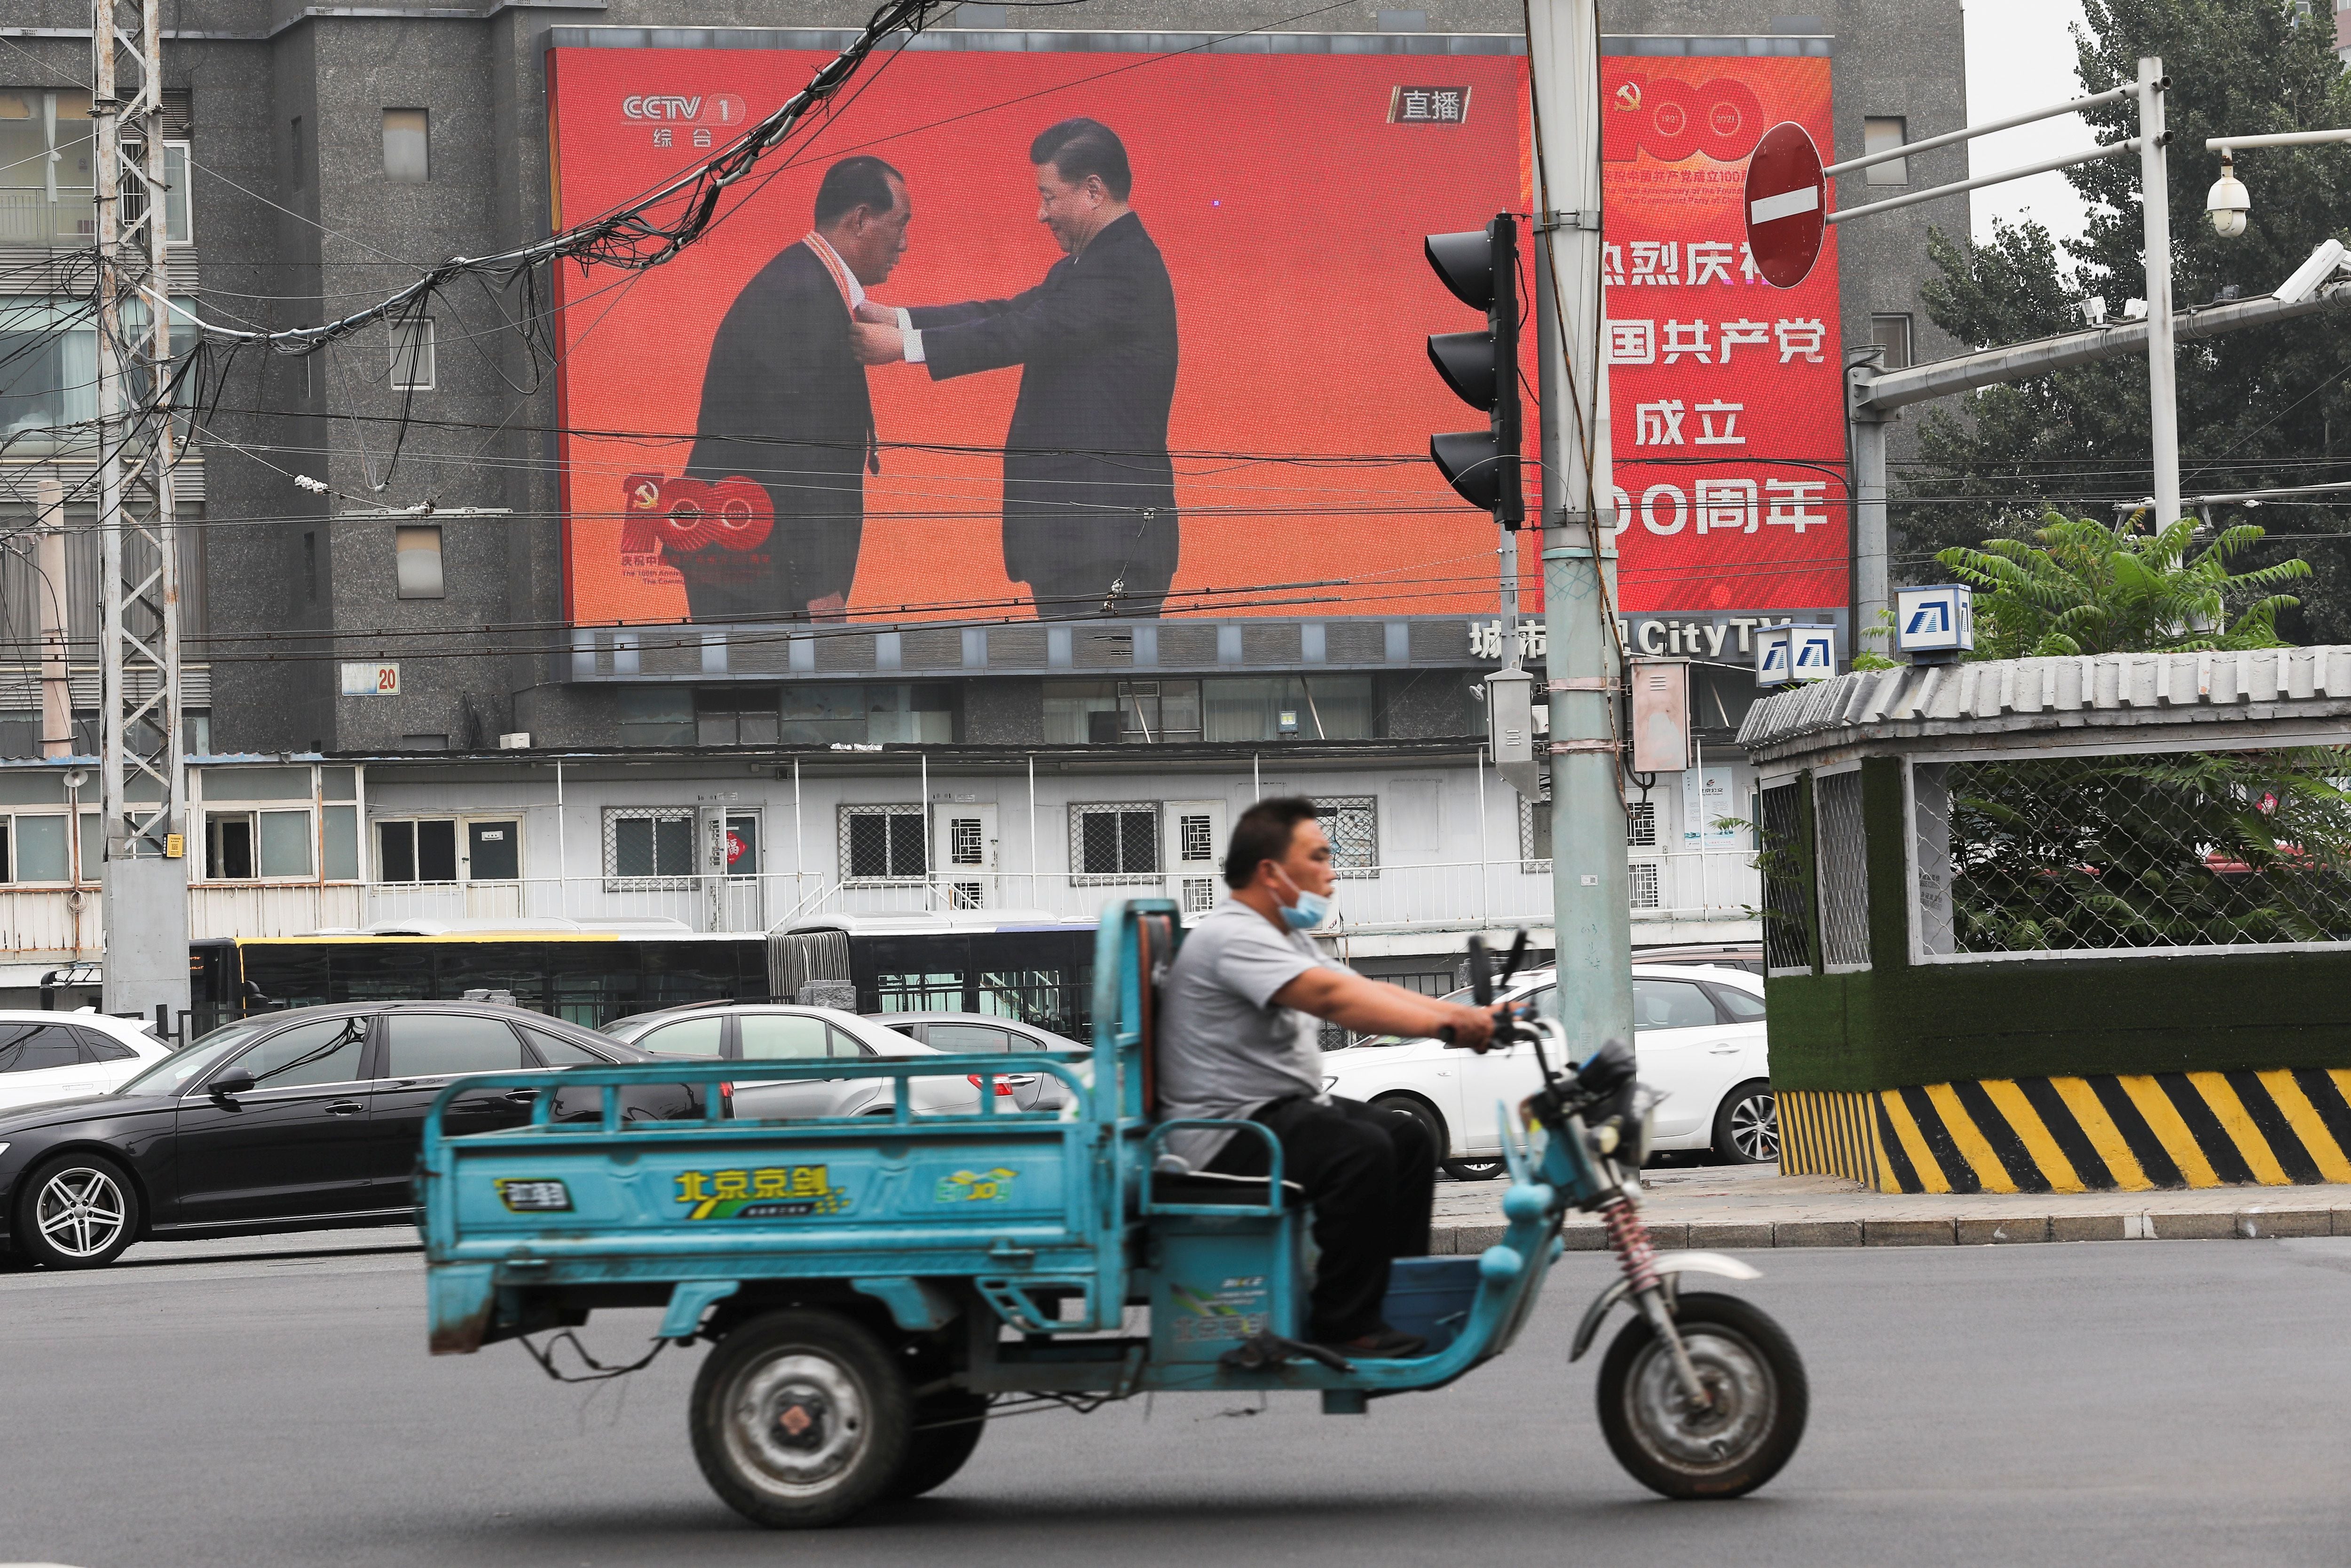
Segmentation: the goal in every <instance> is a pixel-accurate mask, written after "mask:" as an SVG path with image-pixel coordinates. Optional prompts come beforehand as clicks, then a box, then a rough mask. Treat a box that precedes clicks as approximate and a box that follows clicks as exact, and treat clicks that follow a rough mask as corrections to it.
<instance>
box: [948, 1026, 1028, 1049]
mask: <svg viewBox="0 0 2351 1568" xmlns="http://www.w3.org/2000/svg"><path fill="white" fill-rule="evenodd" d="M923 1036H924V1043H925V1044H926V1045H928V1046H929V1047H930V1048H931V1049H932V1050H933V1051H946V1052H947V1053H948V1054H949V1055H952V1056H977V1055H980V1054H982V1053H983V1052H993V1053H994V1054H996V1055H998V1056H1002V1055H1004V1054H1006V1053H1007V1052H1008V1051H1026V1050H1028V1049H1029V1042H1028V1041H1027V1040H1019V1041H1017V1042H1016V1041H1015V1040H1014V1039H1013V1036H1012V1032H1011V1031H1010V1030H1001V1029H989V1028H988V1027H987V1025H985V1024H976V1023H935V1024H929V1025H926V1026H925V1028H924V1030H923Z"/></svg>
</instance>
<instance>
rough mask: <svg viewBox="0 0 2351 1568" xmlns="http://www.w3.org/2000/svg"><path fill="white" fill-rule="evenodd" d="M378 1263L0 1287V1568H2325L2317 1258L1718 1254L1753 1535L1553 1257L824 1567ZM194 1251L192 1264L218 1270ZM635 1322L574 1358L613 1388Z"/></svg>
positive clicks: (914, 1508) (355, 1257) (1075, 1455)
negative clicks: (1705, 1567)
mask: <svg viewBox="0 0 2351 1568" xmlns="http://www.w3.org/2000/svg"><path fill="white" fill-rule="evenodd" d="M398 1235H399V1233H398V1232H361V1233H358V1235H357V1236H356V1237H355V1238H323V1239H322V1238H305V1239H300V1240H301V1242H302V1245H301V1247H300V1248H295V1247H291V1246H289V1245H287V1242H286V1240H285V1239H279V1240H278V1241H277V1242H275V1243H268V1242H265V1243H263V1244H260V1245H256V1244H254V1243H242V1244H235V1246H236V1250H237V1255H235V1256H232V1257H224V1258H220V1259H217V1260H204V1259H203V1258H202V1257H200V1256H195V1255H192V1252H183V1253H181V1254H180V1255H179V1256H177V1257H174V1258H172V1259H169V1260H165V1259H162V1258H158V1257H155V1256H154V1255H153V1252H152V1249H150V1250H149V1260H148V1261H147V1262H145V1263H144V1264H143V1265H140V1266H133V1267H127V1268H120V1269H117V1270H110V1271H107V1272H103V1273H99V1274H84V1275H49V1274H46V1273H41V1272H30V1273H25V1272H20V1273H15V1274H7V1275H0V1322H5V1324H6V1332H5V1333H0V1388H5V1390H6V1402H5V1410H6V1415H7V1419H5V1421H0V1478H5V1480H0V1561H9V1560H15V1561H23V1562H43V1563H69V1564H76V1565H78V1568H147V1565H151V1564H171V1565H172V1568H181V1565H185V1568H210V1565H214V1564H218V1565H222V1568H278V1565H287V1568H293V1565H297V1564H298V1565H301V1568H311V1565H314V1564H319V1563H337V1564H345V1563H351V1564H364V1565H370V1568H372V1565H376V1564H383V1565H396V1564H397V1565H404V1564H410V1563H415V1564H433V1565H434V1568H461V1565H465V1564H473V1563H482V1564H496V1565H498V1568H537V1565H538V1564H548V1565H550V1568H554V1565H566V1568H568V1565H570V1564H596V1565H602V1564H641V1563H642V1564H648V1565H650V1564H655V1563H659V1564H664V1568H666V1565H667V1564H671V1563H680V1562H690V1563H760V1564H773V1563H778V1562H782V1561H798V1560H801V1559H803V1558H806V1559H808V1560H814V1558H813V1557H812V1556H810V1554H811V1553H820V1554H821V1557H822V1560H823V1561H824V1562H825V1563H828V1564H841V1565H844V1568H854V1565H856V1564H862V1563H874V1564H891V1565H893V1568H895V1565H901V1564H904V1563H910V1562H922V1561H936V1562H940V1563H951V1564H954V1565H955V1568H966V1565H969V1568H992V1565H995V1564H1005V1565H1007V1568H1011V1565H1015V1564H1017V1565H1019V1568H1059V1565H1062V1564H1069V1565H1071V1568H1101V1565H1102V1564H1103V1563H1111V1562H1115V1563H1119V1564H1121V1565H1122V1568H1125V1565H1128V1564H1159V1563H1167V1564H1181V1565H1182V1568H1197V1565H1198V1564H1201V1563H1235V1564H1252V1565H1253V1564H1257V1563H1275V1562H1280V1563H1305V1564H1322V1563H1330V1564H1333V1565H1338V1564H1344V1565H1346V1568H1358V1565H1360V1564H1364V1563H1382V1564H1384V1563H1531V1564H1532V1563H1541V1564H1545V1565H1550V1564H1555V1563H1563V1562H1578V1563H1581V1562H1593V1563H1604V1562H1657V1563H1676V1564H1679V1563H1740V1564H1750V1563H1753V1564H1782V1563H1784V1564H1790V1565H1802V1568H1816V1565H1819V1564H1824V1563H1855V1564H1871V1565H1873V1568H1874V1565H1876V1564H1881V1563H1900V1564H1903V1565H1905V1568H1910V1565H1938V1564H1945V1563H1952V1564H1958V1563H1966V1564H1971V1565H1972V1564H1984V1563H1996V1564H2001V1565H2003V1568H2007V1565H2037V1564H2044V1563H2045V1564H2051V1565H2053V1568H2055V1565H2063V1568H2089V1565H2094V1564H2105V1563H2113V1564H2117V1565H2127V1568H2145V1565H2146V1564H2147V1563H2197V1564H2199V1565H2202V1564H2239V1563H2242V1564H2261V1565H2262V1568H2272V1565H2292V1564H2301V1563H2312V1564H2322V1563H2323V1564H2327V1565H2329V1568H2332V1565H2335V1564H2339V1563H2341V1562H2342V1560H2343V1546H2342V1539H2341V1531H2342V1517H2343V1505H2342V1477H2343V1475H2344V1474H2345V1473H2346V1469H2351V1422H2346V1418H2345V1416H2344V1412H2345V1411H2346V1409H2351V1357H2346V1355H2345V1354H2343V1351H2344V1342H2345V1329H2344V1326H2343V1325H2344V1323H2345V1321H2346V1310H2345V1308H2346V1301H2351V1239H2310V1240H2283V1241H2261V1242H2254V1243H2250V1244H2249V1243H2245V1242H2231V1243H2228V1244H2225V1245H2224V1244H2220V1243H2203V1242H2183V1243H2181V1244H2179V1245H2177V1246H2167V1247H2142V1246H2137V1245H2130V1244H2120V1245H2091V1246H2079V1247H2028V1248H2021V1249H2008V1248H1964V1249H1953V1248H1944V1249H1920V1250H1882V1249H1822V1250H1806V1251H1783V1252H1776V1253H1764V1254H1751V1255H1750V1257H1751V1258H1752V1260H1754V1261H1756V1262H1757V1263H1759V1264H1760V1265H1761V1267H1762V1268H1763V1269H1764V1270H1765V1271H1766V1277H1765V1278H1764V1279H1762V1280H1761V1281H1757V1282H1755V1283H1753V1284H1751V1285H1747V1286H1742V1287H1739V1289H1740V1290H1741V1291H1742V1292H1743V1293H1745V1294H1748V1295H1750V1297H1752V1298H1753V1299H1754V1300H1756V1301H1759V1302H1761V1303H1762V1304H1763V1305H1765V1306H1767V1307H1768V1308H1770V1309H1771V1311H1772V1312H1776V1313H1778V1314H1779V1315H1780V1316H1781V1318H1782V1321H1783V1322H1785V1323H1786V1324H1787V1325H1788V1327H1789V1329H1790V1330H1791V1332H1792V1333H1793V1334H1794V1336H1795V1339H1796V1341H1797V1343H1799V1344H1800V1345H1801V1346H1802V1348H1803V1350H1804V1352H1805V1354H1806V1356H1807V1357H1808V1359H1809V1362H1810V1364H1811V1369H1812V1375H1813V1390H1814V1394H1813V1424H1812V1430H1811V1433H1810V1436H1809V1437H1807V1439H1806V1441H1805V1444H1804V1447H1803V1448H1802V1451H1801V1452H1800V1453H1799V1455H1798V1456H1797V1458H1796V1460H1795V1462H1794V1463H1793V1464H1792V1465H1791V1466H1790V1468H1789V1469H1788V1470H1787V1471H1786V1472H1785V1473H1784V1474H1783V1475H1782V1477H1781V1479H1779V1480H1778V1481H1777V1482H1776V1483H1774V1485H1773V1486H1772V1487H1771V1488H1770V1489H1769V1490H1766V1491H1765V1492H1764V1493H1762V1494H1761V1495H1760V1496H1758V1497H1756V1498H1752V1499H1750V1500H1745V1501H1741V1502H1737V1503H1729V1504H1668V1503H1664V1502H1660V1501H1657V1500H1653V1499H1651V1498H1650V1497H1649V1496H1648V1495H1647V1494H1646V1493H1645V1492H1643V1491H1641V1490H1639V1489H1638V1488H1636V1487H1635V1486H1634V1485H1633V1484H1632V1483H1631V1482H1630V1481H1629V1480H1628V1479H1625V1476H1624V1475H1623V1474H1622V1473H1621V1472H1620V1471H1618V1470H1617V1469H1616V1468H1615V1466H1614V1463H1613V1461H1612V1460H1611V1459H1610V1458H1609V1457H1608V1455H1607V1452H1606V1449H1605V1448H1604V1446H1603V1445H1602V1443H1601V1440H1600V1437H1599V1434H1598V1431H1597V1428H1596V1426H1595V1424H1594V1421H1593V1413H1592V1403H1591V1402H1592V1380H1593V1367H1592V1364H1591V1363H1590V1362H1586V1363H1584V1364H1582V1365H1578V1366H1575V1367H1569V1366H1567V1365H1566V1364H1565V1352H1564V1341H1565V1338H1566V1336H1567V1333H1568V1332H1569V1331H1570V1329H1571V1327H1572V1326H1573V1322H1574V1314H1575V1312H1576V1311H1577V1310H1578V1309H1579V1308H1580V1307H1581V1305H1582V1303H1583V1299H1584V1298H1585V1297H1586V1296H1587V1295H1588V1294H1589V1293H1591V1292H1592V1291H1594V1290H1596V1289H1597V1288H1598V1287H1599V1286H1600V1285H1601V1284H1602V1283H1603V1282H1604V1281H1605V1279H1606V1277H1607V1269H1608V1264H1607V1261H1606V1260H1604V1259H1602V1258H1598V1257H1592V1256H1581V1255H1571V1256H1570V1257H1568V1258H1566V1259H1564V1260H1562V1263H1561V1264H1560V1266H1559V1269H1558V1270H1556V1272H1555V1273H1554V1275H1553V1278H1552V1291H1551V1293H1550V1295H1549V1296H1548V1297H1547V1299H1546V1304H1545V1306H1544V1309H1543V1311H1542V1312H1541V1315H1540V1316H1539V1317H1538V1319H1537V1320H1536V1321H1535V1322H1533V1323H1532V1324H1531V1326H1530V1328H1529V1330H1528V1333H1527V1334H1526V1336H1525V1338H1524V1339H1523V1340H1522V1341H1521V1342H1520V1345H1519V1347H1518V1348H1517V1349H1516V1350H1515V1351H1514V1352H1513V1353H1512V1354H1511V1355H1510V1359H1509V1360H1508V1361H1507V1362H1506V1363H1504V1364H1498V1365H1496V1366H1491V1367H1488V1368H1486V1369H1484V1370H1482V1371H1480V1372H1479V1373H1477V1374H1474V1375H1471V1376H1470V1377H1468V1379H1466V1380H1464V1381H1463V1382H1462V1383H1460V1384H1458V1385H1456V1386H1454V1387H1453V1388H1450V1389H1447V1390H1445V1391H1442V1392H1439V1393H1437V1394H1430V1395H1419V1396H1410V1397H1408V1398H1402V1399H1396V1400H1392V1401H1385V1402H1382V1403H1381V1404H1379V1405H1377V1406H1374V1413H1373V1414H1371V1415H1370V1416H1361V1417H1325V1416H1321V1415H1319V1414H1317V1413H1316V1411H1315V1408H1314V1406H1313V1403H1312V1402H1311V1400H1308V1399H1305V1398H1302V1397H1293V1398H1290V1399H1281V1400H1276V1401H1275V1402H1274V1403H1273V1404H1272V1406H1270V1408H1269V1409H1268V1410H1267V1411H1266V1412H1265V1413H1264V1414H1261V1415H1253V1414H1248V1413H1247V1412H1248V1411H1249V1409H1250V1408H1251V1406H1249V1403H1248V1402H1247V1401H1242V1400H1236V1399H1233V1398H1231V1397H1228V1396H1227V1397H1219V1396H1193V1397H1186V1398H1180V1399H1178V1398H1165V1399H1161V1400H1158V1401H1156V1402H1155V1405H1153V1406H1150V1407H1147V1408H1146V1407H1145V1406H1143V1405H1142V1404H1140V1403H1139V1402H1138V1403H1136V1404H1134V1405H1130V1406H1121V1407H1116V1408H1113V1409H1110V1410H1105V1411H1103V1412H1101V1413H1099V1414H1097V1415H1094V1416H1084V1417H1080V1416H1067V1415H1062V1414H1054V1415H1048V1416H1030V1417H1023V1418H1018V1419H1014V1420H1010V1421H1008V1422H1006V1423H1005V1424H1004V1425H1003V1426H1002V1427H999V1428H998V1429H997V1430H995V1431H992V1432H991V1433H990V1434H989V1436H988V1437H987V1441H986V1443H984V1444H983V1445H982V1447H981V1449H980V1452H979V1454H978V1455H977V1458H974V1460H973V1461H972V1463H971V1465H970V1466H969V1467H968V1468H967V1469H966V1470H965V1471H964V1472H963V1474H962V1475H961V1476H960V1477H958V1478H957V1479H956V1480H955V1481H954V1482H951V1483H950V1484H949V1485H948V1486H947V1488H946V1489H945V1490H943V1491H941V1492H940V1493H938V1494H936V1495H935V1496H934V1497H933V1498H930V1499H926V1500H923V1501H920V1502H917V1503H914V1504H910V1505H906V1506H904V1507H903V1508H901V1509H898V1510H896V1511H892V1512H889V1513H885V1514H876V1515H874V1516H872V1518H871V1519H870V1520H869V1521H866V1522H864V1523H863V1524H862V1525H860V1526H859V1527H856V1528H853V1529H851V1530H847V1531H840V1532H836V1533H834V1534H832V1535H830V1536H828V1537H826V1538H825V1539H823V1540H822V1541H820V1542H819V1541H810V1542H790V1541H784V1540H778V1539H777V1538H775V1537H772V1536H769V1535H767V1534H765V1533H763V1532H760V1531H754V1530H752V1529H750V1528H748V1527H747V1526H745V1525H743V1524H742V1523H741V1522H740V1521H737V1519H736V1518H735V1516H734V1515H732V1514H731V1513H729V1512H727V1511H726V1510H725V1509H724V1508H722V1507H721V1506H720V1505H719V1504H717V1503H716V1501H715V1500H713V1499H712V1498H711V1497H710V1495H709V1493H708V1492H707V1491H706V1490H705V1488H704V1486H703V1483H702V1480H701V1479H700V1477H699V1475H698V1474H697V1473H696V1472H695V1469H694V1466H693V1462H692V1459H691V1458H690V1456H689V1454H688V1452H687V1449H686V1446H685V1440H684V1420H683V1402H684V1393H685V1389H686V1386H687V1385H688V1383H689V1382H690V1380H691V1378H692V1375H693V1373H694V1370H695V1364H696V1362H697V1360H698V1358H699V1357H700V1355H702V1354H705V1353H704V1352H702V1351H699V1350H696V1351H691V1352H683V1353H672V1354H668V1355H665V1356H664V1357H663V1358H662V1360H660V1361H658V1362H656V1363H655V1364H653V1367H651V1368H650V1369H649V1370H648V1371H647V1372H645V1373H643V1374H642V1375H639V1376H638V1377H636V1378H634V1379H632V1380H630V1381H629V1382H628V1383H626V1384H625V1385H612V1386H608V1387H606V1388H604V1389H602V1390H601V1391H599V1392H591V1391H590V1390H587V1389H582V1388H578V1387H562V1386H558V1385H553V1384H550V1383H548V1382H547V1381H545V1380H544V1379H543V1378H542V1377H541V1376H540V1375H539V1374H538V1371H537V1370H536V1369H535V1368H533V1367H532V1366H531V1365H530V1364H529V1363H528V1361H527V1360H526V1359H525V1357H524V1356H523V1354H522V1353H521V1352H520V1351H519V1350H518V1349H517V1348H516V1347H514V1346H511V1345H504V1346H496V1347H494V1348H492V1349H491V1350H489V1351H486V1352H484V1353H483V1354H480V1355H478V1356H475V1357H468V1358H455V1359H446V1360H434V1359H432V1358H429V1357H427V1356H426V1355H425V1354H424V1353H423V1311H422V1301H421V1298H422V1278H421V1266H420V1263H419V1260H418V1259H417V1258H416V1257H415V1255H414V1254H413V1253H402V1252H393V1253H383V1252H375V1251H370V1250H359V1251H347V1252H343V1253H341V1254H340V1255H331V1254H330V1255H328V1256H301V1257H289V1256H285V1255H284V1254H287V1253H289V1252H294V1251H297V1250H300V1251H310V1252H315V1251H318V1250H320V1249H328V1248H332V1247H337V1246H340V1245H341V1244H343V1242H344V1241H346V1240H350V1239H355V1240H357V1241H358V1242H359V1243H360V1246H361V1247H362V1248H366V1247H372V1246H378V1245H381V1244H382V1243H383V1242H384V1240H385V1239H388V1238H393V1237H397V1236H398ZM222 1245H223V1247H224V1248H226V1247H227V1246H228V1244H222ZM650 1327H651V1320H650V1314H631V1315H625V1316H615V1317H613V1318H611V1319H599V1320H598V1321H597V1322H595V1323H594V1324H592V1325H591V1332H590V1343H591V1345H593V1346H594V1347H596V1348H598V1349H600V1350H601V1351H604V1352H607V1353H618V1352H622V1351H624V1350H627V1349H628V1348H629V1346H630V1344H631V1343H632V1341H635V1342H638V1343H641V1339H640V1336H642V1335H643V1334H644V1333H647V1332H649V1330H650Z"/></svg>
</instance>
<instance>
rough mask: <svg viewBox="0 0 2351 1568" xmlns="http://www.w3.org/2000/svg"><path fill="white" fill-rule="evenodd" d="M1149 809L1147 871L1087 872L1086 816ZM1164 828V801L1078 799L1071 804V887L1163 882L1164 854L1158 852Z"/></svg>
mask: <svg viewBox="0 0 2351 1568" xmlns="http://www.w3.org/2000/svg"><path fill="white" fill-rule="evenodd" d="M1121 811H1148V812H1150V813H1151V861H1152V864H1151V869H1150V870H1148V871H1115V872H1099V871H1092V872H1090V871H1088V870H1086V869H1085V865H1086V819H1087V818H1088V817H1096V816H1102V815H1103V814H1105V813H1111V812H1121ZM1165 829H1166V816H1165V810H1164V807H1163V803H1162V802H1160V801H1157V800H1077V801H1072V802H1071V805H1070V885H1071V887H1128V886H1135V885H1149V886H1153V887H1158V886H1162V885H1164V884H1165V883H1166V880H1167V869H1166V866H1165V863H1163V862H1165V859H1166V857H1165V855H1164V854H1163V853H1162V852H1161V842H1162V835H1163V834H1164V833H1165Z"/></svg>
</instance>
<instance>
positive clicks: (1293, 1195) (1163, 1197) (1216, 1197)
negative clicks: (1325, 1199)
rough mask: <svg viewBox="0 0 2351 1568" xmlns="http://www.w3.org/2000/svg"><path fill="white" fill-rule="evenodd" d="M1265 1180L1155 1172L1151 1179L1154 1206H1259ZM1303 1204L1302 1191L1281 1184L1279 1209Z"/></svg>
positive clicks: (1263, 1199) (1295, 1185)
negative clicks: (1206, 1204)
mask: <svg viewBox="0 0 2351 1568" xmlns="http://www.w3.org/2000/svg"><path fill="white" fill-rule="evenodd" d="M1266 1182H1267V1178H1266V1177H1264V1176H1227V1175H1224V1174H1223V1173H1222V1172H1219V1171H1155V1172H1153V1173H1152V1176H1151V1201H1152V1202H1153V1203H1154V1204H1160V1205H1165V1204H1195V1203H1232V1204H1252V1205H1255V1206H1257V1207H1264V1206H1265V1202H1266ZM1305 1202H1306V1189H1305V1188H1304V1187H1302V1186H1299V1185H1298V1183H1296V1182H1294V1181H1284V1182H1283V1183H1282V1184H1281V1206H1282V1207H1284V1208H1297V1207H1301V1206H1302V1205H1303V1204H1304V1203H1305Z"/></svg>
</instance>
